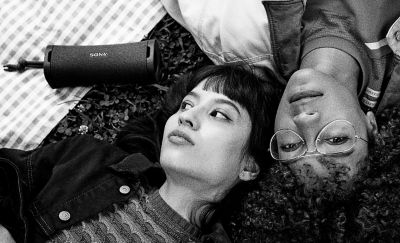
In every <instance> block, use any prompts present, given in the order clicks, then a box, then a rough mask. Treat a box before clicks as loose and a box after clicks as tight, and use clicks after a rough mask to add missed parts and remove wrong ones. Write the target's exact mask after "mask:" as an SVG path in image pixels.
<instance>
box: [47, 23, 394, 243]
mask: <svg viewBox="0 0 400 243" xmlns="http://www.w3.org/2000/svg"><path fill="white" fill-rule="evenodd" d="M147 38H157V39H158V40H159V41H160V44H161V50H162V53H163V60H164V63H165V66H164V67H163V70H162V79H161V82H160V83H159V84H156V85H145V86H140V85H135V84H132V85H123V86H118V85H114V86H111V85H97V86H95V87H94V88H93V89H92V90H91V91H89V92H88V94H87V95H86V96H85V97H84V98H83V99H82V100H81V101H80V103H79V104H78V105H77V106H76V107H75V108H74V109H72V110H71V111H70V112H69V113H68V114H67V116H66V117H65V118H64V119H63V120H62V121H60V123H59V124H58V126H57V127H56V128H54V129H53V131H52V132H51V133H50V134H49V136H48V137H47V138H46V139H45V141H44V144H46V143H50V142H56V141H59V140H62V139H64V138H66V137H70V136H74V135H77V134H83V133H86V134H90V135H93V136H94V137H96V138H98V139H102V140H105V141H109V142H113V141H114V139H115V136H116V133H117V131H118V129H119V128H120V127H121V126H122V125H123V124H124V122H125V121H127V120H129V119H131V118H134V117H138V116H141V115H144V114H146V113H149V112H151V111H152V110H154V109H157V108H158V107H160V104H161V99H162V96H163V94H164V93H165V91H166V90H167V89H168V87H169V86H170V85H171V83H172V81H171V80H172V79H173V77H175V76H177V75H181V74H183V73H186V72H189V71H191V70H194V69H196V68H197V67H199V66H202V65H205V64H210V63H211V62H210V61H209V59H208V58H207V57H206V56H205V55H204V54H203V53H202V52H201V51H200V50H199V48H198V46H197V45H196V44H195V42H194V40H193V38H192V37H191V35H190V34H189V33H188V32H187V31H185V30H184V29H183V28H182V27H180V26H179V25H178V24H177V23H176V22H175V21H174V20H172V19H171V18H170V17H168V16H167V17H165V18H164V19H163V20H162V21H161V22H160V23H159V24H158V25H157V26H156V27H155V28H154V30H152V31H151V33H150V34H149V35H148V36H147ZM378 123H379V124H380V130H381V133H382V134H383V138H384V141H385V145H384V146H380V147H378V148H376V149H374V151H371V157H372V158H373V163H372V165H371V168H372V169H371V173H370V175H369V179H368V180H366V181H365V182H364V187H363V189H362V190H361V191H360V192H359V193H357V195H356V196H355V199H354V200H353V201H352V202H351V203H349V204H330V205H323V204H321V203H319V202H318V200H317V199H310V198H306V197H303V196H302V193H301V191H300V189H299V188H298V187H297V186H296V183H295V180H294V178H293V176H292V175H291V174H290V172H289V171H288V170H287V169H286V168H285V167H282V166H281V165H278V164H276V165H275V166H273V167H272V168H271V170H270V171H269V172H267V173H264V174H262V176H261V179H260V180H259V181H258V182H257V183H256V184H255V185H253V189H252V190H251V191H250V192H248V193H247V194H246V195H245V199H244V200H243V201H242V202H240V203H238V204H237V205H239V206H238V207H236V209H235V210H234V211H233V212H232V213H231V214H230V215H228V216H227V220H226V224H225V227H226V230H227V231H228V232H229V233H230V235H231V236H232V239H233V240H234V242H322V241H323V242H399V241H400V196H399V195H400V167H399V163H397V162H398V160H399V159H400V157H399V154H400V109H398V108H392V109H388V110H386V111H385V112H384V113H383V114H382V116H380V117H379V118H378Z"/></svg>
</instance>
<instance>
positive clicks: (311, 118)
mask: <svg viewBox="0 0 400 243" xmlns="http://www.w3.org/2000/svg"><path fill="white" fill-rule="evenodd" d="M319 118H320V114H319V113H318V112H301V113H300V114H298V115H296V116H295V117H293V121H294V123H295V124H296V125H297V126H299V127H302V128H304V127H309V126H313V124H314V123H315V122H317V121H319Z"/></svg>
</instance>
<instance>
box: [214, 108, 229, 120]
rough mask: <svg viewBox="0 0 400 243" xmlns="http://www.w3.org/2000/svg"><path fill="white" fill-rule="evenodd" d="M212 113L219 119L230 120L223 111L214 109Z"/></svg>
mask: <svg viewBox="0 0 400 243" xmlns="http://www.w3.org/2000/svg"><path fill="white" fill-rule="evenodd" d="M210 115H211V116H213V117H215V118H218V119H224V120H230V119H229V117H228V116H227V115H225V114H224V113H223V112H221V111H217V110H214V111H212V112H211V114H210Z"/></svg>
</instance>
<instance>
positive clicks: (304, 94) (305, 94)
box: [289, 90, 323, 104]
mask: <svg viewBox="0 0 400 243" xmlns="http://www.w3.org/2000/svg"><path fill="white" fill-rule="evenodd" d="M319 96H323V93H321V92H319V91H314V90H306V91H301V92H297V93H295V94H293V95H292V96H290V97H289V103H290V104H291V103H294V102H296V101H299V100H304V99H312V98H316V97H319Z"/></svg>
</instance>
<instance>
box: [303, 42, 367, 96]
mask: <svg viewBox="0 0 400 243" xmlns="http://www.w3.org/2000/svg"><path fill="white" fill-rule="evenodd" d="M300 68H301V69H303V68H312V69H314V70H317V71H320V72H323V73H325V74H328V75H330V76H332V77H333V78H334V79H335V80H337V81H338V82H340V83H342V84H343V85H344V86H345V87H347V88H348V89H349V90H350V91H352V92H354V93H355V94H357V88H358V80H359V77H360V67H359V65H358V63H357V61H356V60H355V59H354V58H353V57H352V56H351V55H349V54H347V53H345V52H343V51H341V50H339V49H334V48H319V49H315V50H313V51H311V52H310V53H308V54H307V55H306V56H305V57H304V58H303V60H302V62H301V66H300Z"/></svg>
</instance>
